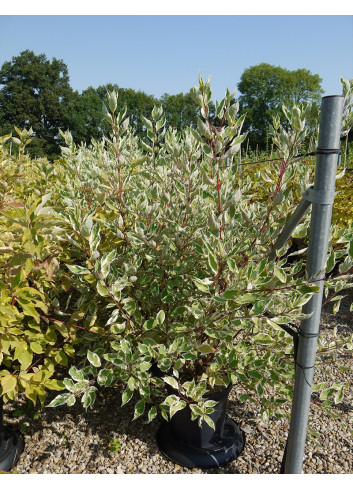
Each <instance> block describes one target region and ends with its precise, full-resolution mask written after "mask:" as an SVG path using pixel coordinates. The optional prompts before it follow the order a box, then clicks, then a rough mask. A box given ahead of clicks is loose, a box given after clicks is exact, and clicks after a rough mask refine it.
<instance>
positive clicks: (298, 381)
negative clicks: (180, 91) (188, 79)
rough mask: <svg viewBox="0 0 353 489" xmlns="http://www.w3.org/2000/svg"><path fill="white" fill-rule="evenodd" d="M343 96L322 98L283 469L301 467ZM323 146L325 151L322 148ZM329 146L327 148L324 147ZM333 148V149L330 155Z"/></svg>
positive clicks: (289, 470) (289, 471) (292, 470)
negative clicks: (305, 292) (311, 284)
mask: <svg viewBox="0 0 353 489" xmlns="http://www.w3.org/2000/svg"><path fill="white" fill-rule="evenodd" d="M343 103H344V98H343V96H340V95H331V96H328V97H323V98H322V104H321V118H320V129H319V143H318V144H319V147H318V152H319V151H320V150H323V151H322V152H321V153H320V152H319V153H318V156H317V160H316V167H315V182H314V190H313V195H314V197H313V198H312V213H311V222H310V235H309V246H308V259H307V272H306V273H307V279H308V280H311V279H318V282H317V285H318V286H319V287H320V289H319V291H318V292H317V293H316V294H315V295H314V296H313V297H312V298H311V299H310V301H309V302H307V303H306V304H305V305H304V306H303V312H304V313H305V314H310V313H312V315H311V317H310V318H308V319H304V320H303V321H302V322H301V326H300V331H301V332H302V333H303V334H302V335H299V343H298V353H297V358H296V370H295V383H294V393H293V403H292V414H291V423H290V429H289V435H288V441H287V447H286V454H285V465H284V473H285V474H300V473H301V472H302V465H303V458H304V447H305V441H306V434H307V427H308V418H309V409H310V398H311V386H312V381H313V376H314V364H315V358H316V348H317V335H318V333H319V329H320V316H321V305H322V296H323V290H324V280H322V279H323V278H324V277H325V272H324V270H325V266H326V260H327V252H328V244H329V235H330V227H331V217H332V207H333V196H334V191H335V183H336V172H337V160H338V155H337V150H339V149H340V134H341V124H342V111H343ZM325 150H326V151H325ZM330 150H333V151H331V152H330ZM334 150H336V154H334Z"/></svg>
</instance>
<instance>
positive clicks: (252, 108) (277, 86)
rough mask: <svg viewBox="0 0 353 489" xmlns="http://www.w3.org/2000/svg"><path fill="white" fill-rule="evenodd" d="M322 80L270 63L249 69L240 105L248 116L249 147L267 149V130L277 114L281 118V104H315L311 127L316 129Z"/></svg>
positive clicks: (240, 86) (240, 87)
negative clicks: (257, 146)
mask: <svg viewBox="0 0 353 489" xmlns="http://www.w3.org/2000/svg"><path fill="white" fill-rule="evenodd" d="M321 82H322V79H321V78H320V77H319V75H313V74H312V73H311V72H310V71H309V70H307V69H304V68H302V69H298V70H294V71H290V70H287V69H285V68H282V67H281V66H273V65H270V64H267V63H261V64H259V65H255V66H250V68H247V69H246V70H245V71H244V73H243V74H242V76H241V79H240V82H239V83H238V90H239V91H240V92H241V95H240V97H239V103H240V107H241V110H242V111H246V113H247V116H246V119H245V123H244V130H245V131H246V130H249V131H250V136H249V138H250V144H251V145H252V146H253V147H254V146H255V145H256V144H258V145H259V147H260V148H264V147H265V145H266V137H267V129H268V126H269V125H270V124H271V123H272V117H273V115H275V114H280V115H282V111H281V107H282V104H285V105H291V104H299V103H301V102H312V111H311V114H310V116H309V117H308V124H310V125H315V123H316V121H317V116H318V104H319V102H320V100H321V94H322V93H323V90H322V88H321Z"/></svg>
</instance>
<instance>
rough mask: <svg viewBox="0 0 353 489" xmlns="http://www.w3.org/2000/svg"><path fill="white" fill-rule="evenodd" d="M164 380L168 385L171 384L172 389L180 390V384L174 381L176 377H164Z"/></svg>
mask: <svg viewBox="0 0 353 489" xmlns="http://www.w3.org/2000/svg"><path fill="white" fill-rule="evenodd" d="M163 380H164V382H165V383H166V384H169V385H170V386H171V387H173V389H175V390H178V388H179V386H178V382H177V381H176V380H175V379H174V377H170V376H167V377H163Z"/></svg>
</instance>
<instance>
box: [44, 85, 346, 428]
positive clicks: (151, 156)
mask: <svg viewBox="0 0 353 489" xmlns="http://www.w3.org/2000/svg"><path fill="white" fill-rule="evenodd" d="M193 96H194V98H195V100H196V101H197V102H198V104H199V106H200V117H199V119H198V123H197V128H196V129H193V128H189V129H186V130H184V131H183V132H176V131H175V130H173V129H171V128H169V129H168V130H166V129H165V117H164V114H163V110H162V108H161V107H157V106H155V107H154V109H153V111H152V116H151V120H149V119H146V118H144V119H143V123H144V126H145V129H146V133H145V138H144V139H143V140H141V139H140V140H139V139H137V138H136V137H135V136H134V135H133V133H132V131H131V129H130V128H129V121H128V119H127V118H126V111H125V110H122V111H117V98H118V93H116V92H112V93H108V104H107V106H104V113H105V117H106V119H107V120H108V122H109V123H110V125H111V129H112V130H111V134H110V136H109V137H108V136H107V137H105V138H104V140H103V141H93V143H92V145H91V146H90V147H86V146H81V147H76V146H75V145H74V143H73V142H72V138H71V135H70V134H69V133H65V134H63V136H64V138H65V141H66V145H67V146H66V147H65V148H63V158H62V164H63V165H65V168H66V172H67V177H66V181H65V180H63V181H62V182H60V186H59V188H58V193H59V194H60V198H59V199H58V200H57V201H56V203H55V205H53V207H52V209H51V211H49V210H48V212H50V213H51V214H53V215H54V216H56V217H57V218H58V219H61V222H62V223H63V224H62V225H61V234H60V239H61V240H62V241H63V242H69V243H70V246H71V260H69V262H68V263H67V266H66V269H65V270H64V269H63V268H62V269H61V270H60V274H61V278H62V280H64V278H65V280H66V279H67V280H70V281H71V288H70V290H69V292H70V294H71V295H70V297H71V299H70V297H69V298H68V303H69V302H70V301H71V303H72V304H73V303H75V307H76V316H75V318H76V321H77V322H78V324H79V325H80V329H79V330H78V333H77V334H78V335H79V338H80V340H79V342H78V343H77V345H76V351H77V355H76V361H75V365H74V366H72V367H71V368H70V370H69V374H70V377H68V378H66V379H65V380H64V384H65V387H66V389H67V392H65V393H61V394H60V395H58V396H57V397H56V398H55V399H54V400H53V401H52V402H51V403H50V406H59V405H62V404H67V405H73V404H74V403H75V402H76V400H77V399H78V398H81V400H82V403H83V405H84V406H85V407H88V406H90V405H92V404H93V403H94V401H95V397H96V391H97V389H98V388H104V387H109V386H113V385H116V384H118V385H121V384H122V385H123V386H124V387H123V392H122V404H126V403H128V402H134V403H135V415H134V417H135V418H137V417H139V416H141V415H142V414H144V413H145V414H146V415H147V418H148V420H149V421H151V420H152V419H153V418H154V417H155V416H156V415H157V412H158V410H159V412H160V413H161V415H162V416H163V417H164V418H165V419H169V418H170V417H172V416H173V415H174V414H175V413H176V412H177V411H179V410H181V409H183V408H184V407H185V406H187V405H189V407H190V409H191V412H192V417H193V419H197V420H198V422H199V424H200V425H201V424H202V422H206V423H207V424H209V425H210V426H213V421H212V419H211V418H210V416H209V415H210V413H211V412H212V411H213V407H214V405H215V401H211V400H209V399H207V398H205V394H208V393H213V392H216V391H218V390H221V389H224V388H226V387H227V386H228V385H229V384H233V385H234V386H237V388H239V392H240V397H239V399H240V401H242V402H245V401H248V402H250V403H255V404H256V405H257V406H258V407H259V409H260V410H261V413H262V416H263V418H264V419H265V420H266V419H268V418H269V416H270V415H272V414H276V415H277V416H281V415H283V413H284V412H285V407H286V402H287V401H288V400H291V396H292V388H293V378H294V362H293V340H292V337H291V336H290V335H289V334H288V333H287V332H286V331H284V330H283V328H282V326H283V325H288V324H289V323H292V324H295V325H299V322H300V320H301V319H303V317H304V315H303V314H302V312H301V310H302V306H303V304H305V303H306V302H307V301H308V300H309V299H310V297H311V296H312V294H313V293H314V292H315V291H316V290H317V284H316V283H315V280H314V281H310V282H309V281H308V280H307V279H306V275H305V254H301V255H298V256H297V257H296V258H297V259H296V260H294V261H293V260H288V259H287V257H286V256H283V255H284V254H285V252H286V250H287V249H288V246H289V244H288V245H285V247H284V248H283V249H282V250H280V251H279V252H278V254H277V257H276V259H274V260H269V259H268V255H269V253H270V251H271V248H272V246H273V244H274V242H275V240H276V238H277V236H278V234H279V231H280V230H281V228H282V227H283V225H284V223H285V221H286V219H287V218H288V214H289V213H290V212H291V211H292V210H293V208H294V207H295V205H296V203H297V202H298V201H299V199H300V197H301V194H302V192H303V191H304V190H305V189H306V188H307V187H308V185H309V184H310V178H311V170H310V169H308V167H307V166H306V165H304V164H302V163H301V162H300V160H295V157H296V156H297V155H298V154H299V153H300V152H301V149H302V145H303V142H304V140H305V138H306V136H307V131H308V130H307V128H306V124H305V115H306V110H307V109H306V108H305V107H293V108H291V109H288V108H284V109H283V110H284V115H285V117H286V120H287V123H286V125H285V127H284V126H282V125H281V122H280V119H279V118H276V119H275V120H274V124H273V128H272V135H273V142H274V144H275V145H276V146H277V148H278V149H277V153H278V157H279V158H280V160H279V162H277V166H275V164H274V165H273V166H272V170H269V169H267V170H264V171H263V172H261V173H260V172H258V173H255V174H254V175H253V176H252V177H250V176H249V175H248V176H244V173H242V172H241V171H240V161H239V151H240V147H241V144H242V143H243V142H244V140H245V138H246V134H242V132H241V131H242V125H243V121H244V116H240V117H239V116H238V103H237V102H235V103H234V99H233V97H234V94H233V93H230V92H229V90H227V92H226V95H225V97H224V99H223V100H222V101H221V102H216V105H215V114H214V116H213V117H211V116H210V111H209V103H210V101H211V96H212V93H211V89H210V83H209V80H208V81H207V82H204V80H203V79H202V77H200V79H199V85H198V87H194V89H193ZM274 170H275V172H276V178H274ZM263 181H266V182H267V184H268V186H269V192H268V196H266V198H263V199H260V200H259V199H256V191H257V189H258V187H259V185H261V182H263ZM308 226H309V221H308V220H307V219H304V220H303V223H302V224H301V228H300V233H301V234H300V235H301V236H302V237H304V236H306V234H307V230H308ZM350 233H351V234H350V235H349V236H350V240H351V238H352V229H351V230H350ZM344 236H347V230H346V231H345V232H344V233H342V234H340V235H339V236H338V238H337V239H338V240H340V243H341V246H340V251H339V252H335V251H334V250H332V253H331V256H330V258H329V265H328V266H329V269H332V268H333V267H334V264H335V259H337V258H340V257H341V256H342V255H344V254H345V256H346V258H345V263H346V265H345V266H344V270H343V269H342V270H341V275H340V278H339V280H337V279H332V280H331V282H327V283H328V284H329V285H330V287H331V288H333V289H334V291H337V290H338V289H344V288H345V287H348V286H349V282H348V280H349V276H348V278H347V276H345V275H344V274H345V273H346V274H347V273H348V271H349V270H350V268H349V265H350V267H351V266H352V255H353V251H352V246H351V245H350V244H349V239H348V240H347V239H346V238H344ZM75 301H76V302H75ZM352 343H353V342H352V338H351V339H350V340H349V341H348V342H347V343H345V344H342V345H340V346H341V347H342V348H345V349H347V348H350V349H352ZM156 370H157V371H158V375H156V374H154V371H156ZM166 387H168V390H166ZM169 387H171V388H172V390H170V389H169ZM343 388H344V386H343V385H339V386H338V384H337V385H336V387H334V388H333V391H332V392H331V393H330V395H332V396H333V395H337V392H338V393H339V394H338V396H339V398H340V399H341V397H342V395H343V394H342V392H343ZM326 397H328V394H327V396H326Z"/></svg>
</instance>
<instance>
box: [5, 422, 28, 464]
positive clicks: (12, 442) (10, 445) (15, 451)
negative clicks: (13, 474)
mask: <svg viewBox="0 0 353 489" xmlns="http://www.w3.org/2000/svg"><path fill="white" fill-rule="evenodd" d="M23 448H24V442H23V438H22V435H21V434H19V433H16V432H15V431H13V430H12V429H11V428H3V431H1V433H0V470H2V471H4V472H8V471H9V470H10V469H11V468H12V467H13V466H14V465H15V464H16V463H17V461H18V459H19V456H20V455H21V453H22V452H23Z"/></svg>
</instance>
